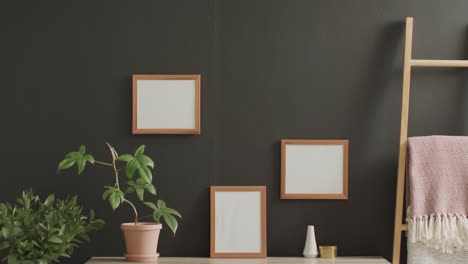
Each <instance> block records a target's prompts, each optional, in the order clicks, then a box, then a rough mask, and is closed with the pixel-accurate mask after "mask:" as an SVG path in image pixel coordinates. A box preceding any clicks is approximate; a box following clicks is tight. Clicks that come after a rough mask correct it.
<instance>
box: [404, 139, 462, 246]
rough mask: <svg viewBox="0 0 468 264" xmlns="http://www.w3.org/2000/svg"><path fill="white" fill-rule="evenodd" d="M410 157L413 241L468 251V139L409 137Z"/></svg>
mask: <svg viewBox="0 0 468 264" xmlns="http://www.w3.org/2000/svg"><path fill="white" fill-rule="evenodd" d="M408 158H409V163H408V184H409V203H410V210H409V217H408V225H409V226H408V239H409V241H410V242H412V243H415V242H423V243H424V244H425V245H426V246H428V247H432V248H436V249H440V250H442V251H443V252H445V253H451V252H454V251H460V250H468V220H467V217H466V216H467V213H468V137H460V136H427V137H412V138H409V139H408Z"/></svg>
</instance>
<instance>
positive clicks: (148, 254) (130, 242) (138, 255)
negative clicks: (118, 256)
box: [120, 223, 162, 262]
mask: <svg viewBox="0 0 468 264" xmlns="http://www.w3.org/2000/svg"><path fill="white" fill-rule="evenodd" d="M161 228H162V225H161V224H157V223H138V224H137V225H135V223H123V224H122V225H121V226H120V229H122V232H123V234H124V238H125V245H126V248H127V252H126V254H125V257H126V258H127V261H131V262H144V261H155V260H157V259H158V256H159V253H158V240H159V232H160V230H161Z"/></svg>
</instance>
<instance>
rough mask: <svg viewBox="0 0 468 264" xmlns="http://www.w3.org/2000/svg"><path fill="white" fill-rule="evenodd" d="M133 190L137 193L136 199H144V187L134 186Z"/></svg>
mask: <svg viewBox="0 0 468 264" xmlns="http://www.w3.org/2000/svg"><path fill="white" fill-rule="evenodd" d="M135 191H136V193H137V196H138V199H140V201H143V200H144V199H145V189H143V188H141V187H136V188H135Z"/></svg>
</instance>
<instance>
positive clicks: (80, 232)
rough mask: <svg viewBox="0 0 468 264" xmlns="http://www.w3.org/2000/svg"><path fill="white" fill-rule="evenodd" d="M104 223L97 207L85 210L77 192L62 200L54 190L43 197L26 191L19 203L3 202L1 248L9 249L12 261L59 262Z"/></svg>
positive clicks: (30, 263)
mask: <svg viewBox="0 0 468 264" xmlns="http://www.w3.org/2000/svg"><path fill="white" fill-rule="evenodd" d="M103 225H104V221H102V220H100V219H95V218H94V211H92V210H91V212H90V213H89V216H86V215H85V214H83V209H82V207H81V206H79V205H78V203H77V198H76V196H75V197H71V198H67V199H65V200H62V199H58V198H57V199H56V198H55V195H53V194H52V195H50V196H48V197H47V198H46V199H45V200H44V201H42V200H41V199H39V196H37V195H34V194H33V192H32V191H31V190H28V191H23V193H22V195H21V197H19V198H18V199H17V204H15V205H12V204H10V203H0V230H1V232H0V251H6V255H7V257H6V258H5V260H7V261H8V263H9V264H14V263H21V264H35V263H39V264H46V263H51V262H59V258H60V257H70V255H72V253H73V250H74V249H75V248H76V247H78V245H79V244H81V243H83V242H85V241H89V236H88V234H87V233H89V232H91V231H93V230H99V229H101V228H102V227H103Z"/></svg>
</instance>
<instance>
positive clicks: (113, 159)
mask: <svg viewBox="0 0 468 264" xmlns="http://www.w3.org/2000/svg"><path fill="white" fill-rule="evenodd" d="M107 146H109V150H110V152H111V155H112V164H109V165H110V166H112V168H113V169H114V174H115V187H116V188H117V189H119V190H120V184H119V171H118V169H117V166H116V165H115V161H116V160H117V158H118V157H117V155H118V154H117V152H116V151H115V150H114V148H113V147H112V146H111V145H110V144H109V143H107ZM123 202H125V203H128V204H129V205H130V206H131V207H132V208H133V213H134V214H135V225H137V224H138V211H137V209H136V207H135V205H134V204H133V203H132V202H130V201H129V200H127V199H125V198H123Z"/></svg>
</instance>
